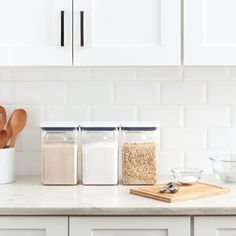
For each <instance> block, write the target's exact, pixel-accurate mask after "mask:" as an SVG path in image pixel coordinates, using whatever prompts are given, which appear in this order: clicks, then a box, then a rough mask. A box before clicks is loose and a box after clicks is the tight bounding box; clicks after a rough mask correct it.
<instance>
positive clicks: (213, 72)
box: [184, 66, 229, 80]
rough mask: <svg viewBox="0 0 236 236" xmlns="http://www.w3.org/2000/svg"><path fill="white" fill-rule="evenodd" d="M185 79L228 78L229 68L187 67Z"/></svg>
mask: <svg viewBox="0 0 236 236" xmlns="http://www.w3.org/2000/svg"><path fill="white" fill-rule="evenodd" d="M184 79H185V80H227V79H229V76H228V68H227V67H199V66H194V67H191V66H190V67H189V66H187V67H185V68H184Z"/></svg>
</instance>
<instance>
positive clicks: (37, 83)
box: [0, 67, 236, 174]
mask: <svg viewBox="0 0 236 236" xmlns="http://www.w3.org/2000/svg"><path fill="white" fill-rule="evenodd" d="M0 104H3V105H5V106H6V108H7V110H8V112H10V111H11V110H12V109H14V108H16V107H23V108H25V109H26V110H27V111H28V113H29V122H28V124H27V129H26V130H24V132H23V134H22V135H21V136H20V138H19V139H18V142H17V150H18V152H17V173H18V174H39V173H40V132H39V128H38V125H39V123H40V122H41V121H43V120H159V121H160V122H161V152H160V156H159V172H160V173H161V174H169V173H170V172H169V170H170V169H171V168H172V167H177V166H183V165H186V166H192V167H201V168H203V169H204V170H205V173H211V166H210V162H209V159H208V158H209V156H211V155H216V154H219V153H229V152H236V68H233V67H230V68H226V67H185V68H182V67H139V68H134V67H132V68H131V67H123V68H121V67H118V68H114V67H113V68H104V67H103V68H61V67H59V68H57V67H45V68H43V67H37V68H32V67H29V68H27V67H24V68H19V67H13V68H2V67H0Z"/></svg>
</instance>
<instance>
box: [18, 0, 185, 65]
mask: <svg viewBox="0 0 236 236" xmlns="http://www.w3.org/2000/svg"><path fill="white" fill-rule="evenodd" d="M16 1H17V0H16ZM18 1H19V0H18ZM29 1H30V0H29ZM180 8H181V7H180V0H74V65H79V66H139V65H140V66H155V65H179V64H180V63H181V50H180V47H181V39H180V33H181V30H180V28H181V27H180V26H181V22H180V21H181V15H180V13H181V11H180V10H181V9H180Z"/></svg>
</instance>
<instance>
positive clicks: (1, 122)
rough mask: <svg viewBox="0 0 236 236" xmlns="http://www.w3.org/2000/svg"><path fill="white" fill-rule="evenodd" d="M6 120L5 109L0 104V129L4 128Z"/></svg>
mask: <svg viewBox="0 0 236 236" xmlns="http://www.w3.org/2000/svg"><path fill="white" fill-rule="evenodd" d="M6 121H7V114H6V110H5V108H4V107H3V106H0V131H1V130H2V129H3V128H4V126H5V124H6Z"/></svg>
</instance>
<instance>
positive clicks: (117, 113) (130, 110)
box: [91, 105, 137, 121]
mask: <svg viewBox="0 0 236 236" xmlns="http://www.w3.org/2000/svg"><path fill="white" fill-rule="evenodd" d="M91 119H92V120H94V121H96V120H99V121H113V120H114V121H124V120H129V121H132V120H137V108H136V107H135V106H122V105H109V106H104V105H103V106H92V108H91Z"/></svg>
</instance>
